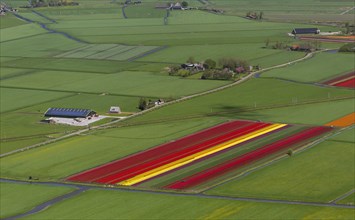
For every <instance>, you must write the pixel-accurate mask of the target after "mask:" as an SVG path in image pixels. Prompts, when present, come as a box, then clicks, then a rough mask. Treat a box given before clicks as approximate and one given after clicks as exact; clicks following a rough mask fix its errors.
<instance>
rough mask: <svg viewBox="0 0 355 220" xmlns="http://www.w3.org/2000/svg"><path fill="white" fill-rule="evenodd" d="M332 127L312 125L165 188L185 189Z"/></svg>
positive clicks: (327, 130)
mask: <svg viewBox="0 0 355 220" xmlns="http://www.w3.org/2000/svg"><path fill="white" fill-rule="evenodd" d="M331 129H332V128H330V127H314V128H309V129H307V130H304V131H301V132H299V133H297V134H295V135H293V136H291V137H287V138H284V139H282V140H280V141H277V142H274V143H272V144H269V145H266V146H264V147H262V148H259V149H257V150H254V151H251V152H249V153H246V154H244V155H242V156H240V157H237V158H235V159H233V160H230V161H227V162H225V163H223V164H220V165H218V166H215V167H213V168H210V169H207V170H205V171H202V172H200V173H197V174H194V175H192V176H189V177H187V178H184V179H182V180H179V181H177V182H174V183H172V184H170V185H168V186H166V187H165V188H169V189H186V188H191V187H194V186H196V185H199V184H201V183H203V182H206V181H208V180H211V179H213V178H216V177H218V176H221V175H223V174H225V173H227V172H230V171H232V170H235V169H237V168H239V167H241V166H244V165H247V164H250V163H252V162H254V161H256V160H259V159H262V158H264V157H266V156H268V155H270V154H273V153H276V152H278V151H281V150H283V149H287V148H289V147H290V146H292V145H295V144H299V143H301V142H303V141H306V140H309V139H311V138H314V137H316V136H318V135H321V134H323V133H326V132H329V131H330V130H331Z"/></svg>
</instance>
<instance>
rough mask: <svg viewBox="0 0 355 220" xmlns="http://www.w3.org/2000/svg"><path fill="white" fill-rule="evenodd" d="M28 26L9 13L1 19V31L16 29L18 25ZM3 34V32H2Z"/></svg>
mask: <svg viewBox="0 0 355 220" xmlns="http://www.w3.org/2000/svg"><path fill="white" fill-rule="evenodd" d="M23 24H26V23H25V22H24V21H22V20H20V19H18V18H16V17H15V16H14V15H13V14H11V13H10V14H9V13H7V14H6V15H4V16H1V17H0V29H4V28H10V27H15V26H18V25H23ZM1 32H3V30H2V31H1Z"/></svg>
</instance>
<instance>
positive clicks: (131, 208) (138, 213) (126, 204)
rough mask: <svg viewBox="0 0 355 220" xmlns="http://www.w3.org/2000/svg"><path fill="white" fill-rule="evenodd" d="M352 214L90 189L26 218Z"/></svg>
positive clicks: (341, 216)
mask: <svg viewBox="0 0 355 220" xmlns="http://www.w3.org/2000/svg"><path fill="white" fill-rule="evenodd" d="M98 204H99V205H98ZM148 216H149V217H148ZM352 217H353V210H351V209H343V208H333V207H317V206H305V205H286V204H274V203H259V202H258V203H257V202H241V201H231V200H223V199H213V198H199V197H192V196H174V195H163V194H151V193H135V192H124V191H117V192H114V191H103V190H90V191H86V192H84V193H82V194H80V195H79V196H76V197H74V198H71V199H68V200H66V201H64V202H61V203H59V204H56V205H54V206H53V207H50V208H48V209H46V210H45V211H43V212H40V213H38V214H35V215H33V216H28V217H27V218H26V219H117V218H121V219H142V218H150V219H275V218H276V219H302V218H309V219H315V218H316V219H351V218H352Z"/></svg>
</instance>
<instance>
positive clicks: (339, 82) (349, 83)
mask: <svg viewBox="0 0 355 220" xmlns="http://www.w3.org/2000/svg"><path fill="white" fill-rule="evenodd" d="M354 79H355V72H351V73H347V74H345V75H343V76H339V77H336V78H334V79H331V80H328V81H325V82H323V84H326V85H330V86H340V87H349V88H354V87H355V85H354Z"/></svg>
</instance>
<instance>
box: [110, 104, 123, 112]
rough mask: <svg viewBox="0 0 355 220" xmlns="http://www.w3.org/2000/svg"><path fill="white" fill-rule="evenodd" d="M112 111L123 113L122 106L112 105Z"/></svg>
mask: <svg viewBox="0 0 355 220" xmlns="http://www.w3.org/2000/svg"><path fill="white" fill-rule="evenodd" d="M109 112H110V113H121V108H120V107H118V106H111V108H110V111H109Z"/></svg>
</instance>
